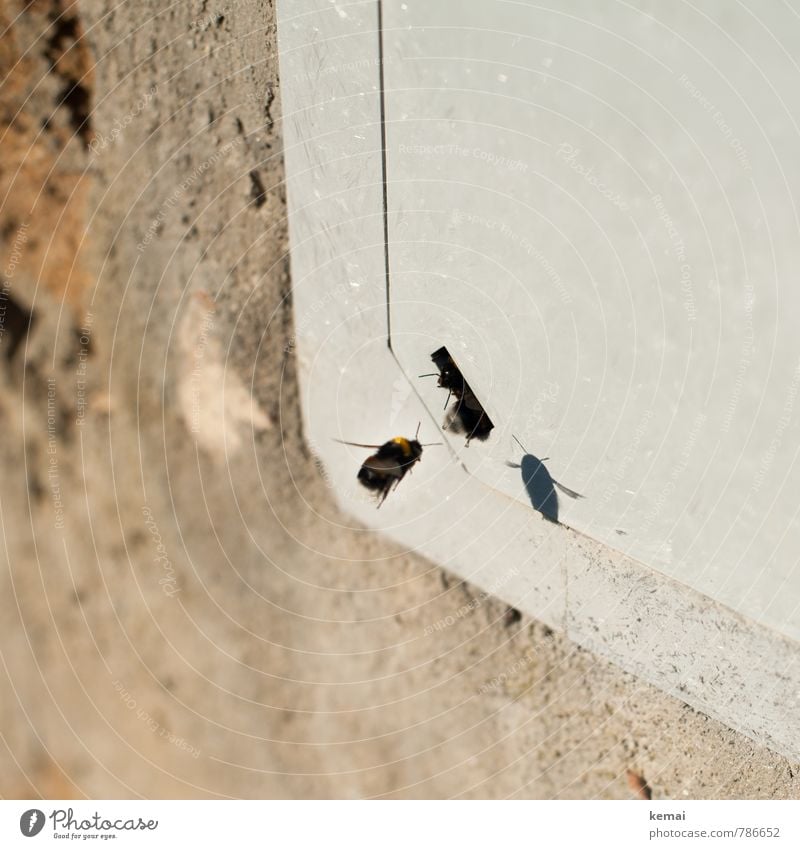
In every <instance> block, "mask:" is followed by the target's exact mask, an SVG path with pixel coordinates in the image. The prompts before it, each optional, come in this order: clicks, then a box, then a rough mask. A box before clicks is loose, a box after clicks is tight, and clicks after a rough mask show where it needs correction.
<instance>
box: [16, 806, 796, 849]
mask: <svg viewBox="0 0 800 849" xmlns="http://www.w3.org/2000/svg"><path fill="white" fill-rule="evenodd" d="M53 840H57V841H65V842H66V841H69V842H72V843H74V842H76V841H81V842H84V841H104V842H106V843H108V842H110V841H114V843H113V845H115V846H117V845H118V846H122V845H125V846H134V845H135V846H152V847H162V846H163V847H170V849H173V847H176V846H190V845H200V846H213V845H220V844H221V843H223V842H224V843H225V844H226V845H228V846H280V847H283V846H301V847H306V846H308V847H316V846H325V847H326V849H328V847H331V849H336V847H343V849H345V847H346V849H359V847H365V849H366V847H369V849H375V847H381V849H386V847H390V849H409V847H414V846H424V847H428V848H429V847H435V846H442V847H445V846H446V847H457V849H472V847H475V849H478V847H480V849H489V847H497V846H505V845H509V846H510V845H514V846H548V847H549V846H581V847H583V846H585V847H590V849H604V847H613V849H627V847H642V846H675V847H678V846H698V847H699V846H701V845H703V844H704V843H705V844H707V845H709V846H714V847H718V849H724V847H740V849H744V847H755V846H771V847H774V849H782V847H786V848H787V849H788V847H793V849H794V847H797V846H800V802H794V801H791V802H771V801H756V802H735V801H724V802H722V801H720V802H717V801H710V802H698V801H687V802H640V801H635V802H634V801H632V802H600V801H587V802H580V801H559V802H548V801H518V802H517V801H513V802H503V801H493V802H481V801H450V802H445V801H439V802H424V801H396V802H393V801H344V802H342V801H339V802H333V801H324V802H312V801H202V802H201V801H152V802H148V801H102V802H98V801H95V802H87V801H69V802H58V801H55V802H44V801H31V800H27V801H26V800H22V801H2V802H0V846H3V847H8V846H26V847H29V849H30V847H32V846H36V845H37V843H38V844H41V843H43V842H46V843H47V844H48V845H51V842H52V841H53Z"/></svg>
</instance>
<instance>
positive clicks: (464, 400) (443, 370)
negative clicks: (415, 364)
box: [420, 347, 494, 445]
mask: <svg viewBox="0 0 800 849" xmlns="http://www.w3.org/2000/svg"><path fill="white" fill-rule="evenodd" d="M431 359H432V360H433V363H434V365H435V366H436V368H438V369H439V374H438V377H439V381H438V385H439V386H440V387H442V389H446V390H447V400H446V401H445V403H444V406H445V408H446V407H447V405H448V404H449V403H450V398H451V397H453V396H455V399H456V400H455V403H454V404H453V406H452V407H451V408H450V409H449V410H448V412H447V416H446V417H445V420H444V424H443V427H444V429H445V430H450V431H452V432H453V433H463V434H466V437H467V445H469V442H470V440H471V439H478V440H480V441H481V442H483V440H485V439H487V438H488V437H489V434H490V433H491V431H492V429H493V428H494V424H493V423H492V420H491V419H490V418H489V416H488V415H487V413H486V410H484V409H483V406H482V404H481V402H480V401H478V399H477V398H476V397H475V393H474V392H473V391H472V389H471V388H470V385H469V384H468V383H467V381H466V380H465V379H464V375H463V374H461V369H459V367H458V366H457V365H456V363H455V360H454V359H453V358H452V357H451V356H450V353H449V351H448V350H447V348H444V347H442V348H439V349H438V350H436V351H434V352H433V353H432V354H431ZM420 377H436V374H421V375H420Z"/></svg>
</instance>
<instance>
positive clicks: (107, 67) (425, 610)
mask: <svg viewBox="0 0 800 849" xmlns="http://www.w3.org/2000/svg"><path fill="white" fill-rule="evenodd" d="M1 8H2V15H3V19H2V24H3V27H4V32H5V34H4V35H3V37H2V40H0V60H1V61H2V64H3V76H2V79H3V82H2V88H0V95H1V96H2V107H3V111H2V115H1V116H0V120H1V121H2V128H0V131H1V132H2V141H1V142H0V144H1V145H2V155H0V186H2V191H3V197H4V203H3V207H2V221H0V238H1V239H2V249H3V268H4V269H5V282H4V286H3V296H2V298H3V300H2V303H0V313H2V314H0V321H2V331H3V333H2V336H0V347H2V348H3V350H2V351H0V364H1V365H0V375H2V377H1V378H0V379H1V380H2V389H3V391H2V395H0V404H1V406H0V415H2V421H3V426H4V433H5V439H4V440H3V441H2V451H3V466H2V468H3V471H4V474H3V476H2V479H0V508H1V509H0V519H2V533H3V542H4V546H3V549H2V556H3V558H4V568H3V570H2V577H1V578H0V580H2V587H0V634H1V640H2V643H1V648H2V659H3V667H2V673H0V674H2V692H3V698H2V701H0V731H2V746H0V793H2V794H3V795H4V796H33V797H35V796H39V795H41V796H45V797H51V798H52V797H72V796H75V797H79V796H83V795H85V796H90V797H118V796H148V797H161V796H166V797H173V796H174V797H196V796H244V797H294V796H302V797H363V796H381V795H384V796H395V797H412V796H413V797H420V796H436V797H450V796H458V795H462V796H469V797H477V796H480V797H484V796H489V797H505V796H519V797H564V798H566V797H569V798H585V797H603V798H629V797H630V796H632V795H636V794H637V793H639V794H641V793H643V792H644V791H643V790H642V785H641V782H642V781H645V782H646V783H647V785H648V786H649V788H651V789H652V793H653V796H654V797H655V798H666V797H675V798H682V797H733V798H741V797H754V798H764V797H796V796H797V795H798V791H800V777H797V776H798V768H797V765H792V764H789V763H787V762H786V761H785V760H783V759H782V758H780V757H779V756H777V755H775V754H773V753H771V752H769V751H767V750H764V749H760V748H758V747H756V746H755V745H754V744H752V743H751V742H750V741H748V740H746V739H744V738H742V737H740V736H738V735H736V734H734V733H733V732H731V731H729V730H727V729H725V728H724V727H721V726H720V725H719V724H718V723H716V722H713V721H711V720H709V719H708V718H707V717H705V716H703V715H701V714H698V713H696V712H695V711H693V710H691V709H690V708H689V707H687V706H686V705H685V704H683V703H681V702H680V701H677V700H675V699H672V698H670V697H668V696H666V695H663V694H661V693H659V692H656V691H655V690H654V689H653V688H652V687H649V686H647V685H644V684H642V683H641V682H638V681H637V680H635V679H633V678H631V677H630V676H628V675H625V674H623V673H621V672H619V671H618V670H616V669H615V668H613V667H611V666H610V665H608V664H607V663H605V662H603V661H600V660H598V659H597V658H595V657H593V656H592V655H590V654H588V653H586V652H584V651H582V650H580V649H579V648H577V647H576V646H574V645H572V644H570V643H569V642H568V641H567V640H566V639H564V638H563V637H561V636H559V635H558V634H556V633H552V632H550V631H549V630H547V629H546V628H544V627H543V626H541V625H539V624H537V623H534V622H528V621H524V620H523V621H514V616H513V615H510V614H509V613H508V611H506V610H505V609H504V607H503V606H502V605H500V604H499V603H497V602H495V601H494V600H492V599H488V598H485V597H483V596H482V595H480V594H479V593H478V592H477V591H476V590H474V589H472V588H470V587H469V586H465V585H463V584H461V583H460V582H457V581H454V580H450V579H448V577H447V575H446V574H445V573H444V572H442V570H440V569H439V568H438V567H436V566H435V565H433V564H430V563H428V562H425V561H423V560H421V559H420V558H419V557H417V556H415V555H414V554H413V553H409V552H403V551H400V550H398V549H396V548H393V547H392V546H390V545H389V544H388V543H386V542H385V541H383V540H381V539H379V538H376V537H375V536H374V535H372V534H370V533H367V532H364V531H362V530H360V529H358V528H354V527H350V523H349V522H348V521H347V519H346V517H344V516H342V515H340V514H339V513H338V512H337V509H336V508H335V506H334V504H333V501H332V499H331V497H330V493H329V492H328V491H327V489H326V485H325V482H324V479H323V477H322V476H321V474H320V471H319V469H318V468H317V466H316V464H315V461H314V458H313V457H311V456H309V454H308V453H307V451H306V450H305V448H304V445H303V439H302V424H301V421H300V417H299V411H298V402H297V394H298V387H297V384H296V379H295V369H294V362H293V357H292V354H291V346H290V345H289V344H288V343H289V340H290V338H291V333H292V324H291V304H290V297H291V293H290V281H289V265H288V259H287V242H286V225H285V217H284V216H285V197H284V192H283V187H282V176H283V174H282V162H281V147H280V145H281V121H280V87H279V84H278V79H277V61H276V56H275V30H274V24H273V8H272V5H271V3H268V2H258V0H237V2H236V3H232V2H231V3H219V4H214V3H211V2H186V3H181V4H174V5H168V4H164V3H159V2H156V0H149V2H138V3H136V4H128V5H123V6H119V7H117V6H115V4H112V3H110V2H106V0H95V2H82V3H80V4H79V5H76V4H72V5H70V4H69V3H68V2H67V0H63V2H57V1H56V0H40V2H37V3H35V4H33V5H32V6H29V7H28V8H27V10H26V12H25V14H24V15H23V16H21V17H18V13H19V12H20V10H21V9H22V3H20V2H6V3H4V4H3V5H2V7H1ZM20 234H22V235H20ZM637 776H638V778H637Z"/></svg>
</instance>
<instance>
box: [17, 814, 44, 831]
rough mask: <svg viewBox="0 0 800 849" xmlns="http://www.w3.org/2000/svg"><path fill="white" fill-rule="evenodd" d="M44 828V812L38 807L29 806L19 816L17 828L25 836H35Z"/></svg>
mask: <svg viewBox="0 0 800 849" xmlns="http://www.w3.org/2000/svg"><path fill="white" fill-rule="evenodd" d="M43 828H44V812H43V811H40V810H39V809H38V808H31V809H30V810H29V811H25V813H24V814H23V815H22V816H21V817H20V818H19V830H20V831H21V832H22V833H23V834H24V835H25V837H36V835H37V834H38V833H39V832H40V831H41V830H42V829H43Z"/></svg>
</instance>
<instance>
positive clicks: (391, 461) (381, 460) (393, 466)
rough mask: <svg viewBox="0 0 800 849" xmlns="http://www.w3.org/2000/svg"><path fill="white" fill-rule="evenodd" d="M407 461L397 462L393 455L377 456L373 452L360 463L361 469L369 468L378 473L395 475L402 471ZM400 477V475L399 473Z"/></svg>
mask: <svg viewBox="0 0 800 849" xmlns="http://www.w3.org/2000/svg"><path fill="white" fill-rule="evenodd" d="M406 465H408V464H407V463H398V462H397V460H396V459H395V458H394V457H379V456H378V455H377V454H373V455H372V457H367V459H366V460H364V462H363V463H362V464H361V468H362V469H369V470H370V471H371V472H377V473H378V474H387V475H392V476H397V475H398V474H399V473H400V472H402V471H403V469H404V467H405V466H406ZM401 477H402V475H401Z"/></svg>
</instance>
